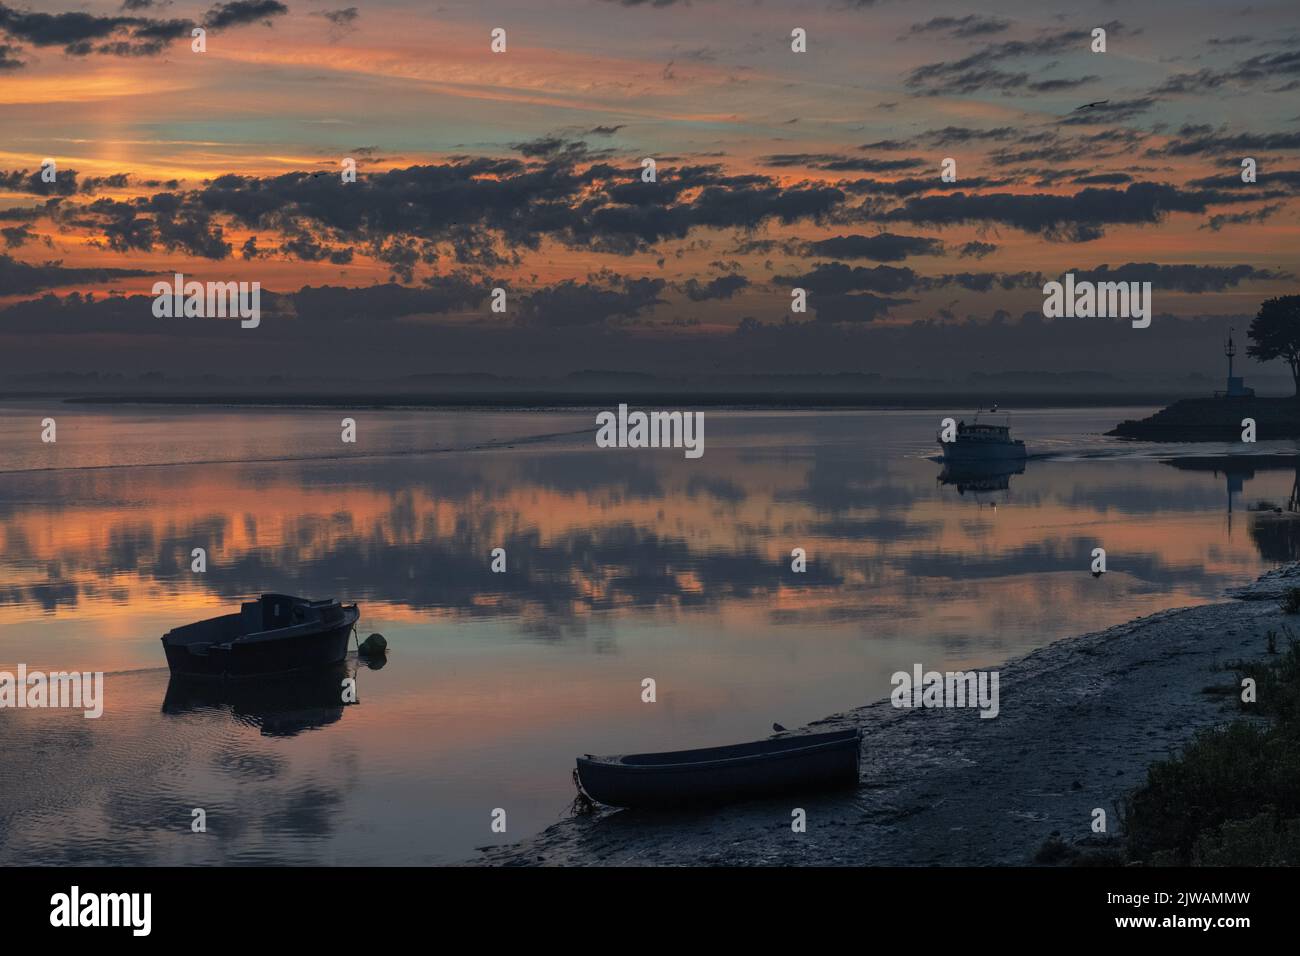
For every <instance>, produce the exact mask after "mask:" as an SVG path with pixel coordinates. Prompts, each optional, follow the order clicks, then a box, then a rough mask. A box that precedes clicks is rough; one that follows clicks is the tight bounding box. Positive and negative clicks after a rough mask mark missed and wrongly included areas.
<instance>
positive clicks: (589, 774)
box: [578, 730, 862, 808]
mask: <svg viewBox="0 0 1300 956" xmlns="http://www.w3.org/2000/svg"><path fill="white" fill-rule="evenodd" d="M861 745H862V732H861V731H860V730H839V731H833V732H831V733H823V734H791V735H789V736H783V737H775V738H772V739H770V740H757V741H754V742H752V743H746V744H734V745H732V746H728V747H706V748H704V749H701V750H678V751H670V752H667V753H648V754H623V755H618V756H611V757H593V756H592V755H591V754H587V755H586V756H585V757H579V758H578V784H579V786H580V787H581V788H582V791H583V792H584V793H585V794H586V795H587V796H588V797H590V798H591V799H592V800H595V801H596V802H597V803H604V804H607V805H609V806H613V807H645V808H661V807H672V806H682V805H686V804H720V803H729V802H733V801H736V800H748V799H752V798H755V797H763V796H772V795H775V794H779V793H791V792H795V791H798V792H807V791H813V790H824V789H829V788H833V787H853V786H857V783H858V757H859V751H860V749H861Z"/></svg>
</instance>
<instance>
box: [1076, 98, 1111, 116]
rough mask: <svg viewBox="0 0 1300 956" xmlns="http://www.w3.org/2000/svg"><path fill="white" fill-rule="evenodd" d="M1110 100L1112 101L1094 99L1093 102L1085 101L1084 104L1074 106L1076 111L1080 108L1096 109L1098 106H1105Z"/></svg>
mask: <svg viewBox="0 0 1300 956" xmlns="http://www.w3.org/2000/svg"><path fill="white" fill-rule="evenodd" d="M1109 102H1110V100H1094V101H1093V102H1091V103H1084V104H1083V105H1082V106H1076V107H1075V108H1074V111H1075V112H1076V113H1077V112H1079V110H1091V109H1096V108H1097V107H1098V106H1105V105H1106V104H1107V103H1109Z"/></svg>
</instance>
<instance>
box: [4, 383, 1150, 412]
mask: <svg viewBox="0 0 1300 956" xmlns="http://www.w3.org/2000/svg"><path fill="white" fill-rule="evenodd" d="M42 399H53V400H56V401H58V402H60V403H64V404H73V405H150V406H160V405H171V406H178V407H220V406H227V407H246V406H264V407H274V408H292V407H297V408H349V409H357V408H369V409H377V408H393V409H397V408H479V409H539V408H614V407H617V406H618V405H619V404H620V403H627V404H628V405H631V406H639V407H652V406H653V407H669V408H680V407H703V408H735V409H773V410H794V409H820V408H825V409H846V410H851V409H905V410H906V409H916V410H921V409H962V410H965V409H970V410H972V411H973V410H975V409H979V408H987V407H989V406H990V405H991V404H992V403H993V402H997V403H998V405H999V406H1000V408H1001V409H1003V410H1005V411H1009V412H1015V411H1016V409H1017V408H1119V407H1130V408H1131V407H1139V406H1140V407H1156V406H1158V405H1160V404H1161V402H1162V399H1161V398H1158V397H1155V396H1152V395H1140V394H1119V393H1117V394H1114V395H1095V394H1092V395H1079V394H1031V393H1026V394H1010V393H1005V392H997V391H991V392H989V393H984V394H974V393H964V392H963V393H951V394H925V395H918V394H901V395H895V394H862V393H838V392H789V393H772V392H690V391H682V392H673V391H668V390H659V391H637V390H635V389H627V390H619V391H615V390H609V391H601V392H559V391H557V392H512V393H431V394H411V395H389V394H376V393H367V394H361V393H359V394H356V395H351V396H346V397H341V396H335V395H321V394H315V393H306V392H300V393H284V394H246V395H221V394H211V395H188V396H178V395H158V394H147V393H145V394H131V393H121V394H105V395H95V394H74V395H69V394H68V393H67V392H45V393H10V394H0V401H6V400H7V401H39V400H42Z"/></svg>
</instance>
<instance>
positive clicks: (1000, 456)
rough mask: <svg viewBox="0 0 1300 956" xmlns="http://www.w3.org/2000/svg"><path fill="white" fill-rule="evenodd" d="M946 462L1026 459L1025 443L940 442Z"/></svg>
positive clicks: (962, 462) (965, 462)
mask: <svg viewBox="0 0 1300 956" xmlns="http://www.w3.org/2000/svg"><path fill="white" fill-rule="evenodd" d="M939 448H940V450H941V451H942V452H943V460H944V462H946V463H957V464H970V463H980V462H991V461H1024V460H1025V458H1026V457H1028V456H1027V454H1026V452H1025V443H1024V442H1022V441H1019V440H1017V441H1013V442H1006V443H1002V442H978V443H976V442H961V441H955V442H939Z"/></svg>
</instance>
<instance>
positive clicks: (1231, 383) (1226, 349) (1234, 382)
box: [1223, 328, 1255, 398]
mask: <svg viewBox="0 0 1300 956" xmlns="http://www.w3.org/2000/svg"><path fill="white" fill-rule="evenodd" d="M1234 331H1235V329H1232V328H1229V329H1228V341H1227V342H1226V343H1225V344H1224V346H1223V354H1224V355H1226V356H1228V390H1227V391H1226V392H1224V393H1223V394H1224V396H1225V397H1227V398H1253V397H1254V395H1255V390H1254V389H1253V388H1247V387H1246V386H1245V384H1243V381H1242V379H1241V378H1240V377H1238V376H1235V375H1233V374H1232V360H1233V358H1234V357H1235V356H1236V354H1237V346H1236V343H1234V342H1233V341H1232V333H1233V332H1234Z"/></svg>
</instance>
